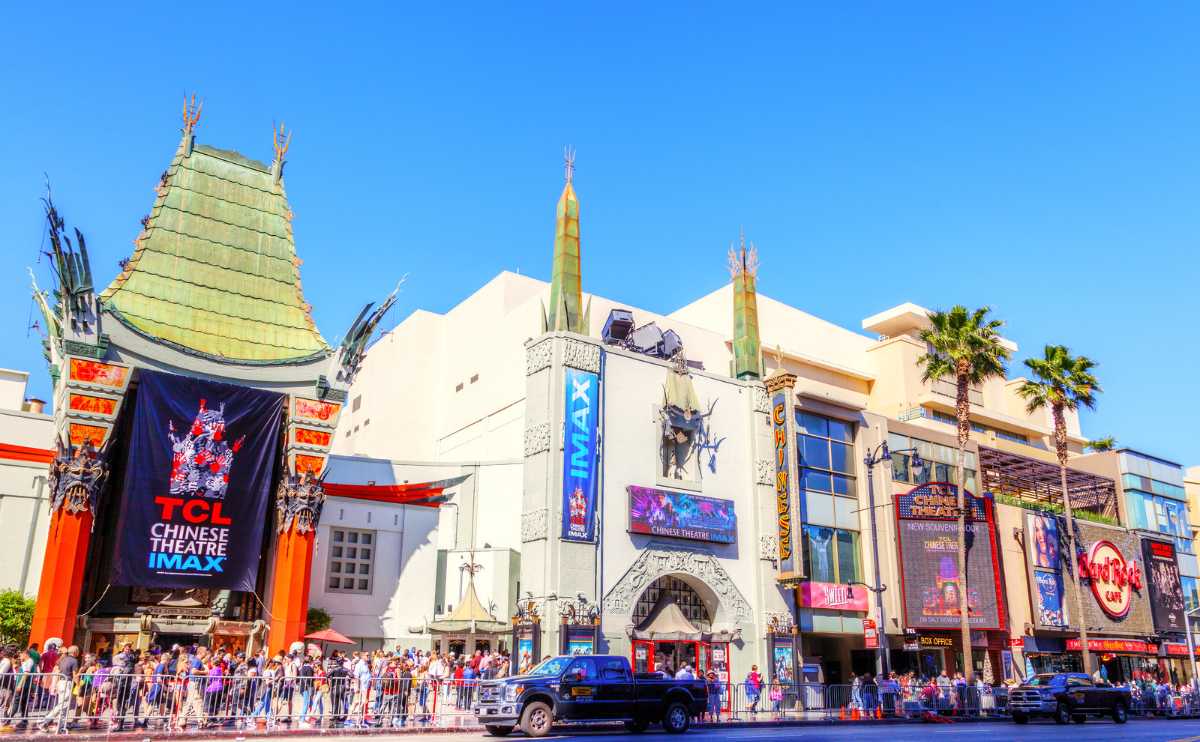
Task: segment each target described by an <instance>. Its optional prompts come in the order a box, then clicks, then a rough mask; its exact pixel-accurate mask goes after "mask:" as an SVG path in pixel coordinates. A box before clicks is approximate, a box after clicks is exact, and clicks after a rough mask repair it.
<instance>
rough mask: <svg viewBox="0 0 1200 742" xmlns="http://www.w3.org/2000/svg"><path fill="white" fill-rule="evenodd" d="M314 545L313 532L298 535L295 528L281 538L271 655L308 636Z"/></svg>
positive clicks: (274, 577)
mask: <svg viewBox="0 0 1200 742" xmlns="http://www.w3.org/2000/svg"><path fill="white" fill-rule="evenodd" d="M315 541H316V533H315V532H314V531H313V530H308V531H307V532H305V533H299V532H298V529H297V528H296V527H295V525H294V524H289V525H288V528H287V530H286V531H284V532H283V533H281V534H279V543H278V544H276V546H275V571H274V574H273V575H272V581H273V582H272V588H271V616H270V622H271V630H270V633H269V634H268V639H267V644H268V646H269V647H270V652H271V654H272V655H273V654H275V653H276V652H278V651H279V650H281V649H282V650H285V651H286V650H287V648H288V645H289V644H291V643H292V642H295V641H300V640H301V639H303V638H304V634H305V633H306V632H305V625H306V624H307V623H308V591H309V585H310V584H311V571H312V557H313V546H314V542H315Z"/></svg>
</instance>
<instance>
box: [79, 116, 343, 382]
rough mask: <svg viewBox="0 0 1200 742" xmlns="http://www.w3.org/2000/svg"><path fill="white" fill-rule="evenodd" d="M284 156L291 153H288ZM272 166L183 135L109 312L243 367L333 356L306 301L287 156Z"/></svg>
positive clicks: (111, 292) (107, 294) (111, 295)
mask: <svg viewBox="0 0 1200 742" xmlns="http://www.w3.org/2000/svg"><path fill="white" fill-rule="evenodd" d="M283 151H286V149H284V150H283ZM277 153H278V154H277V157H276V163H275V165H274V166H273V167H272V166H268V165H265V164H263V163H261V162H258V161H255V160H252V159H250V158H248V157H244V156H242V155H240V154H238V153H237V152H231V151H228V150H222V149H217V148H215V147H207V146H204V145H199V144H193V140H192V135H191V132H190V131H185V134H184V137H183V141H182V142H181V143H180V145H179V149H178V150H177V151H176V153H175V158H174V159H173V160H172V161H171V165H170V167H169V168H167V171H166V172H165V173H163V177H162V180H161V181H160V182H159V184H158V186H157V188H156V189H155V190H156V192H157V194H158V195H157V198H156V199H155V201H154V207H153V208H152V210H151V212H150V215H149V217H148V218H147V219H146V220H145V221H144V225H145V228H144V229H143V231H142V233H141V234H140V235H139V236H138V238H137V240H135V245H136V247H135V249H134V252H133V255H132V256H131V257H130V258H129V260H128V262H127V263H126V265H125V269H124V270H123V271H122V273H121V274H120V275H119V276H117V278H116V279H115V280H114V281H113V282H112V284H111V285H110V286H109V287H108V288H107V289H106V290H105V291H104V293H103V294H102V295H101V297H100V299H101V304H102V308H103V311H105V312H107V313H109V314H111V315H112V316H113V317H115V318H116V319H118V320H120V321H121V322H122V323H124V324H125V325H126V326H128V327H130V328H131V329H133V330H134V331H135V332H137V333H139V334H141V335H143V336H145V337H147V338H149V339H151V340H153V341H157V342H162V343H165V344H167V345H170V346H174V347H176V348H178V349H180V350H183V351H185V352H190V353H195V354H199V355H201V356H205V357H209V358H212V359H216V360H220V361H228V362H236V363H252V364H278V363H290V362H293V363H294V362H300V361H308V360H312V359H314V358H317V357H320V356H324V355H327V354H329V353H330V348H329V346H328V344H326V342H325V340H324V338H322V337H321V333H320V332H318V330H317V328H316V325H314V324H313V320H312V315H311V309H310V307H309V305H308V304H307V303H306V302H305V301H304V293H303V291H302V289H301V284H300V260H299V259H298V258H297V257H296V246H295V243H294V242H293V239H292V224H291V220H292V212H291V209H290V208H289V207H288V202H287V196H286V194H285V192H284V188H283V179H282V177H280V175H281V172H282V166H283V163H282V158H281V155H282V151H280V150H279V149H278V148H277Z"/></svg>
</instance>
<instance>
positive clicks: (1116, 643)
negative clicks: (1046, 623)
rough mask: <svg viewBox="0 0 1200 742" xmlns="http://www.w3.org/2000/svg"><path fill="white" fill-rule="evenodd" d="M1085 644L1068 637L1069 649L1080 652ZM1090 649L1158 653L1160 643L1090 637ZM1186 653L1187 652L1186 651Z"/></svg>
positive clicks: (1126, 652)
mask: <svg viewBox="0 0 1200 742" xmlns="http://www.w3.org/2000/svg"><path fill="white" fill-rule="evenodd" d="M1081 646H1083V645H1082V644H1080V643H1079V640H1078V639H1067V651H1068V652H1078V651H1079V648H1080V647H1081ZM1088 650H1089V651H1092V652H1119V653H1122V654H1130V653H1132V654H1158V645H1157V644H1150V643H1149V642H1139V641H1134V640H1131V639H1088ZM1184 654H1185V655H1186V654H1187V652H1186V651H1184Z"/></svg>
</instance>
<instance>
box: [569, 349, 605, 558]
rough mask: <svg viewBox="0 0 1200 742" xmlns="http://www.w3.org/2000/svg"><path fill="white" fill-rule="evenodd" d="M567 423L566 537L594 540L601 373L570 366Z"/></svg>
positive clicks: (576, 539)
mask: <svg viewBox="0 0 1200 742" xmlns="http://www.w3.org/2000/svg"><path fill="white" fill-rule="evenodd" d="M564 386H565V388H566V391H565V396H566V404H565V405H564V407H563V409H564V410H565V413H566V414H565V418H566V419H565V423H564V425H563V503H562V538H563V540H565V541H591V540H593V539H594V538H595V537H596V533H595V531H596V479H597V477H596V421H597V419H598V417H599V401H600V389H599V387H600V377H599V376H598V375H597V374H594V373H592V372H591V371H580V370H578V369H574V368H568V369H567V373H566V383H565V385H564Z"/></svg>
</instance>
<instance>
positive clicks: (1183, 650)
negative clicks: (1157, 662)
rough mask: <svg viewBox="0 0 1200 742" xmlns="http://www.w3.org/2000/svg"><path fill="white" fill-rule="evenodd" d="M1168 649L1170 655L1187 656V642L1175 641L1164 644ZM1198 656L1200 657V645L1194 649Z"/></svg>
mask: <svg viewBox="0 0 1200 742" xmlns="http://www.w3.org/2000/svg"><path fill="white" fill-rule="evenodd" d="M1163 646H1164V647H1166V650H1167V656H1168V657H1187V653H1188V648H1187V645H1186V644H1178V643H1175V642H1172V643H1169V644H1164V645H1163ZM1192 651H1193V652H1195V654H1196V656H1197V657H1200V647H1195V648H1194V649H1193V650H1192Z"/></svg>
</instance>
